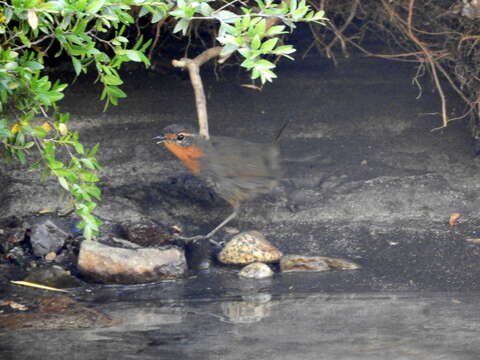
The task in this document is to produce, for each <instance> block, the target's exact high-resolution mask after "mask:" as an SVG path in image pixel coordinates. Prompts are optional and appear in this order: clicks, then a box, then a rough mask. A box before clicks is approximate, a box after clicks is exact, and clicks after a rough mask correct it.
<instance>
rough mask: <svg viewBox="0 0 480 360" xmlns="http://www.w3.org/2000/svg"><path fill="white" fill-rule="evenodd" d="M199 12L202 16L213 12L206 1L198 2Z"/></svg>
mask: <svg viewBox="0 0 480 360" xmlns="http://www.w3.org/2000/svg"><path fill="white" fill-rule="evenodd" d="M199 12H200V14H202V15H203V16H210V15H212V13H213V9H212V7H211V6H210V5H208V3H206V2H202V3H201V4H200V8H199Z"/></svg>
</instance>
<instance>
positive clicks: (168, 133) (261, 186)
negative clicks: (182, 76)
mask: <svg viewBox="0 0 480 360" xmlns="http://www.w3.org/2000/svg"><path fill="white" fill-rule="evenodd" d="M287 124H288V122H287V123H285V124H284V125H283V126H282V128H281V129H280V131H279V132H278V134H277V136H276V137H275V139H274V141H271V142H270V143H258V142H251V141H248V140H243V139H239V138H233V137H226V136H211V137H210V139H208V140H207V139H205V138H204V137H202V136H200V135H199V134H197V133H196V132H195V131H194V130H193V129H192V127H190V126H188V125H180V124H171V125H169V126H167V127H165V128H164V129H163V131H162V133H161V135H160V136H156V137H154V138H153V139H154V140H155V141H156V142H157V144H163V145H164V146H165V147H166V148H167V149H168V150H169V151H170V152H171V153H173V154H174V155H175V156H176V157H177V158H178V159H179V160H181V161H182V163H183V164H184V165H185V166H186V167H187V168H188V169H189V170H190V171H191V172H192V173H193V175H195V176H196V177H198V178H199V179H200V180H202V181H203V182H204V183H205V184H206V185H207V186H208V187H210V188H211V189H213V190H214V191H215V193H216V194H217V195H219V196H220V197H221V198H223V199H225V200H226V201H227V202H228V203H229V204H230V205H231V206H232V208H233V212H232V213H231V214H230V215H229V216H227V217H226V218H225V219H224V220H223V221H222V222H221V223H220V224H219V225H218V226H216V227H215V228H214V229H213V230H212V231H210V232H209V233H208V234H206V235H196V236H192V237H182V236H178V237H179V238H181V239H182V240H184V241H197V240H200V239H209V240H210V241H211V242H212V243H216V242H214V241H212V240H211V238H212V236H213V235H215V234H216V233H217V232H218V231H219V230H220V229H221V228H222V227H224V226H225V225H226V224H228V223H229V222H230V221H231V220H233V219H234V218H235V217H236V216H237V215H238V211H239V208H240V203H241V202H243V201H245V200H249V199H253V198H255V197H256V196H257V195H259V194H265V193H268V192H270V191H271V190H273V189H274V188H275V187H277V186H278V183H279V177H280V172H281V171H280V154H279V148H278V146H277V140H278V138H279V137H280V135H281V133H282V132H283V129H284V128H285V127H286V125H287Z"/></svg>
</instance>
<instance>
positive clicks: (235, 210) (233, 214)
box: [176, 206, 238, 246]
mask: <svg viewBox="0 0 480 360" xmlns="http://www.w3.org/2000/svg"><path fill="white" fill-rule="evenodd" d="M237 212H238V206H234V207H233V212H232V213H231V214H230V215H229V216H228V217H227V218H226V219H225V220H223V221H222V222H221V223H220V224H219V225H218V226H217V227H216V228H215V229H213V230H212V231H210V232H209V233H208V234H207V235H196V236H191V237H184V236H181V235H176V238H177V239H180V240H183V241H187V242H190V241H198V240H203V239H208V241H210V243H212V244H214V245H217V246H220V244H219V243H218V242H216V241H214V240H212V239H210V238H211V237H212V236H213V235H215V234H216V233H217V232H218V230H220V229H221V228H222V227H224V226H225V225H227V224H228V223H229V222H230V221H232V220H233V219H234V218H235V217H236V216H237Z"/></svg>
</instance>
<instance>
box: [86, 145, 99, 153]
mask: <svg viewBox="0 0 480 360" xmlns="http://www.w3.org/2000/svg"><path fill="white" fill-rule="evenodd" d="M99 146H100V144H95V146H94V147H92V148H91V149H90V151H89V152H88V154H87V155H88V156H95V154H96V153H97V151H98V147H99Z"/></svg>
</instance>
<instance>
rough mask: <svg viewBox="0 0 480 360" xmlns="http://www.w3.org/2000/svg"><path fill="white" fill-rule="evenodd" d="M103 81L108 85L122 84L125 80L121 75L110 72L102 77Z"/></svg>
mask: <svg viewBox="0 0 480 360" xmlns="http://www.w3.org/2000/svg"><path fill="white" fill-rule="evenodd" d="M102 81H103V82H104V83H105V84H107V85H122V84H123V81H122V79H120V77H118V76H116V75H113V74H110V75H105V76H103V77H102Z"/></svg>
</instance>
